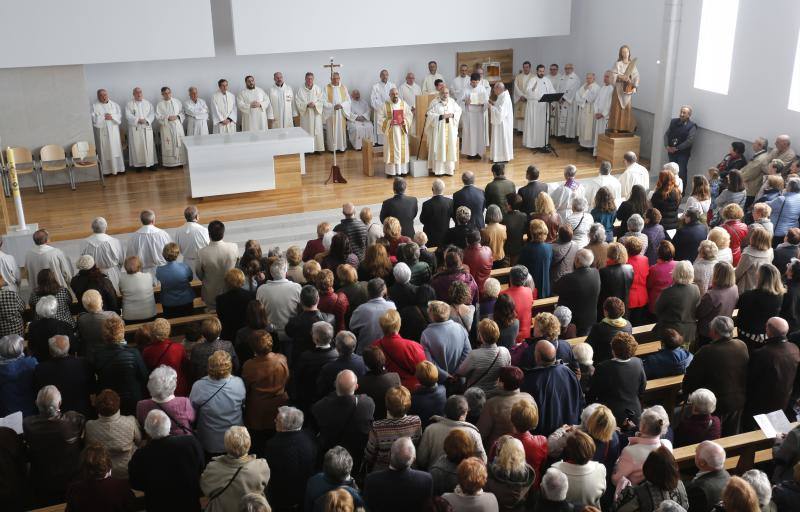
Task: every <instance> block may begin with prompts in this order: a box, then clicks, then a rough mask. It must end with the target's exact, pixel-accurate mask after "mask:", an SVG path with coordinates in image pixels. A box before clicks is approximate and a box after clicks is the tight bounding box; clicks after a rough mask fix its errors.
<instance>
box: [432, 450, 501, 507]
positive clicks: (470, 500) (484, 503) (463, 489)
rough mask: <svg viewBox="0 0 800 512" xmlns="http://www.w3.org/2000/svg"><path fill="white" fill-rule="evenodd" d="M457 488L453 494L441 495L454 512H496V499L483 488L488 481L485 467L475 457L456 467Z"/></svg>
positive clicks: (463, 461)
mask: <svg viewBox="0 0 800 512" xmlns="http://www.w3.org/2000/svg"><path fill="white" fill-rule="evenodd" d="M457 475H458V486H457V487H456V488H455V490H454V491H453V492H448V493H445V494H443V495H442V498H444V500H445V501H447V502H448V503H449V504H450V505H451V506H452V507H453V511H454V512H471V511H479V512H497V511H498V510H500V509H499V505H498V503H497V498H496V497H495V495H494V494H492V493H490V492H484V490H483V487H484V486H485V485H486V481H487V480H488V477H489V475H488V473H487V472H486V465H485V464H484V463H483V461H481V460H480V459H478V458H476V457H469V458H467V459H464V460H462V461H461V463H460V464H459V465H458V470H457Z"/></svg>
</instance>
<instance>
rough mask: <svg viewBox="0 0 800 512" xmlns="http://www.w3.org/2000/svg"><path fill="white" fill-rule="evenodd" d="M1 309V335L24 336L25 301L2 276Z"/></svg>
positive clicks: (0, 286) (0, 279) (0, 281)
mask: <svg viewBox="0 0 800 512" xmlns="http://www.w3.org/2000/svg"><path fill="white" fill-rule="evenodd" d="M98 295H99V294H98ZM0 311H2V312H3V319H2V321H1V322H0V336H8V335H9V334H16V335H19V336H22V335H23V334H24V333H25V324H24V323H23V321H22V314H23V313H24V312H25V303H24V302H23V301H22V299H21V298H20V296H19V293H18V292H17V290H16V289H15V288H12V287H11V286H9V285H8V283H6V281H5V279H3V277H2V276H0Z"/></svg>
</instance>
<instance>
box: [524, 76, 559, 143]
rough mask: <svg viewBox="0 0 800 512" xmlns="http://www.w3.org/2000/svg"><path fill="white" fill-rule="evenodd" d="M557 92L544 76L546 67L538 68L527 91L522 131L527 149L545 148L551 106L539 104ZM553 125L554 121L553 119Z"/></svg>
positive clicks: (529, 82)
mask: <svg viewBox="0 0 800 512" xmlns="http://www.w3.org/2000/svg"><path fill="white" fill-rule="evenodd" d="M554 92H556V91H555V90H554V89H553V84H552V83H551V82H550V80H549V79H548V78H547V77H545V76H544V66H543V65H541V64H539V65H538V66H536V76H535V77H533V78H532V79H530V80H529V81H528V88H527V89H526V90H525V99H526V107H525V126H524V128H523V130H522V145H523V146H525V147H526V148H534V149H536V148H543V147H544V146H545V145H547V141H548V139H549V137H548V135H547V109H548V108H550V105H549V104H547V103H539V99H540V98H541V97H542V96H544V95H545V94H552V93H554ZM550 122H551V123H552V122H553V120H552V119H551V121H550Z"/></svg>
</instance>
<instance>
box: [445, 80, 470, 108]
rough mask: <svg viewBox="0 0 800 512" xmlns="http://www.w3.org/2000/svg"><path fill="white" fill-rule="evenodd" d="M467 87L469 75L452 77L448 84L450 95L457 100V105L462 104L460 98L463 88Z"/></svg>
mask: <svg viewBox="0 0 800 512" xmlns="http://www.w3.org/2000/svg"><path fill="white" fill-rule="evenodd" d="M467 87H469V75H467V76H457V77H455V78H453V83H452V84H450V87H449V89H450V97H451V98H455V100H456V101H458V102H459V104H458V106H459V107H461V106H463V104H462V103H460V102H461V98H462V97H463V96H464V90H465V89H466V88H467Z"/></svg>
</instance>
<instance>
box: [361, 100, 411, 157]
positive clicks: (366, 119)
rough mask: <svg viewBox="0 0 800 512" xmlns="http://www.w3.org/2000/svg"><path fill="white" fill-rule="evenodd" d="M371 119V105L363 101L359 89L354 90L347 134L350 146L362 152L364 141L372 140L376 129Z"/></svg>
mask: <svg viewBox="0 0 800 512" xmlns="http://www.w3.org/2000/svg"><path fill="white" fill-rule="evenodd" d="M370 119H371V117H370V108H369V103H367V102H366V100H363V99H361V93H360V92H359V90H358V89H353V92H351V93H350V119H348V121H347V134H348V136H349V139H350V145H351V146H353V148H354V149H357V150H360V149H361V146H362V143H363V142H364V139H371V138H372V134H373V133H374V132H375V127H374V126H372V121H370ZM411 126H414V125H413V124H412V125H411Z"/></svg>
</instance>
